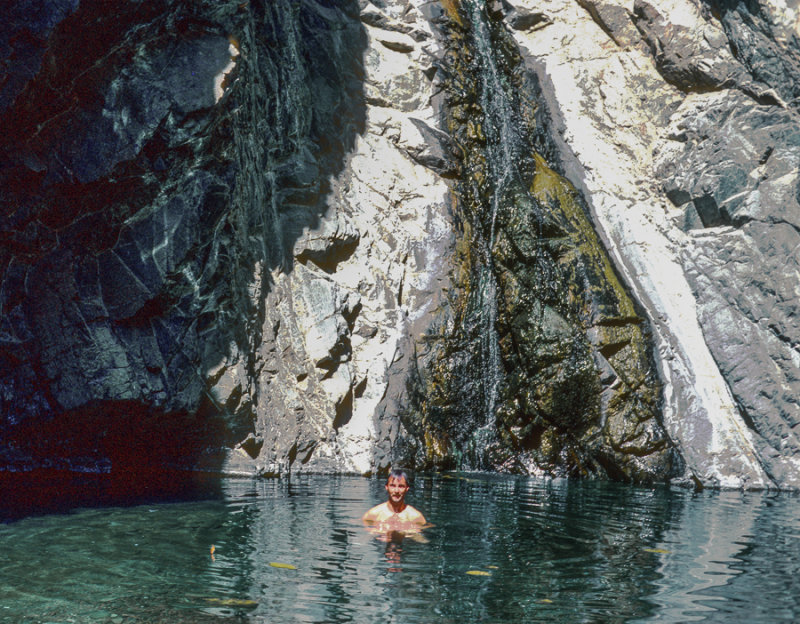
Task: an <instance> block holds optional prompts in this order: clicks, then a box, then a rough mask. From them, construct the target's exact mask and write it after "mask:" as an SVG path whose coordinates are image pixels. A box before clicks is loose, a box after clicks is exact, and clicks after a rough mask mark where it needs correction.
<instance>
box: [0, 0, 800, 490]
mask: <svg viewBox="0 0 800 624" xmlns="http://www.w3.org/2000/svg"><path fill="white" fill-rule="evenodd" d="M799 24H800V11H798V10H797V9H796V8H793V7H791V6H789V5H788V4H784V3H783V1H782V0H772V1H770V2H767V0H758V1H754V2H749V3H732V2H722V1H716V0H707V1H703V0H669V1H668V2H666V3H649V2H645V1H643V0H635V1H629V0H535V1H534V0H488V1H486V2H484V1H483V0H441V2H430V1H426V0H344V1H342V2H337V3H330V2H326V1H323V0H300V1H299V2H298V1H295V0H269V1H266V0H251V2H244V3H243V2H239V1H238V0H235V1H234V0H231V1H230V2H228V1H218V0H213V1H212V0H200V1H198V2H192V3H184V2H179V1H177V0H152V1H151V2H147V3H131V2H123V1H120V2H111V3H109V2H99V1H86V0H17V1H16V2H14V3H12V8H11V9H9V10H8V11H7V15H6V17H5V20H4V24H3V25H2V26H1V27H0V57H1V58H2V59H3V68H4V78H3V79H2V82H1V83H0V85H1V88H0V130H1V131H0V142H1V143H2V152H0V153H2V156H0V201H2V206H3V210H2V213H0V410H1V412H2V413H0V435H2V440H3V443H2V445H0V469H2V470H3V471H5V472H6V473H9V474H10V473H12V472H14V471H32V470H37V469H57V470H61V469H63V470H75V471H86V472H95V473H111V474H112V475H113V474H114V473H115V471H116V472H119V471H123V470H124V471H133V470H135V468H136V466H137V462H138V463H139V464H141V463H143V462H151V463H153V464H159V465H168V466H172V467H179V468H183V469H185V468H190V469H202V470H208V471H213V472H223V473H228V474H244V475H278V474H284V473H287V472H298V471H314V472H351V473H360V474H366V473H370V472H374V471H381V470H385V469H386V468H387V467H388V466H389V465H391V464H392V463H393V462H398V461H402V462H404V463H407V464H411V465H414V466H416V467H418V468H450V467H473V468H483V469H500V470H511V471H519V472H524V473H533V474H554V475H575V476H592V475H594V476H605V477H611V478H619V479H625V480H637V481H638V480H641V481H653V480H664V479H668V478H674V479H677V480H678V481H681V482H686V483H690V482H694V483H696V484H701V485H711V486H723V487H786V488H796V487H800V463H798V461H797V453H798V452H800V445H799V444H798V440H797V436H796V433H795V429H796V425H797V423H798V422H799V420H798V419H800V411H798V402H797V399H796V396H797V395H798V394H799V393H800V381H798V380H800V352H798V340H799V339H798V335H800V334H798V331H797V327H796V325H797V321H796V317H797V314H796V313H795V312H796V311H795V307H796V302H797V300H798V296H799V295H800V271H799V270H798V266H797V265H798V262H797V260H796V253H797V252H796V250H797V248H798V243H800V240H798V239H797V237H798V225H800V216H798V215H800V194H799V193H798V189H799V188H800V180H798V162H800V131H798V127H800V125H798V102H800V51H799V50H800V45H798V44H800V32H799V31H798V29H799V28H800V26H798V25H799ZM87 28H88V29H91V32H92V36H86V30H87ZM76 42H81V43H80V45H76Z"/></svg>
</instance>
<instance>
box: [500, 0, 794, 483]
mask: <svg viewBox="0 0 800 624" xmlns="http://www.w3.org/2000/svg"><path fill="white" fill-rule="evenodd" d="M513 4H514V8H515V11H514V12H513V13H514V14H519V13H521V12H525V11H532V10H534V9H535V10H536V11H537V12H541V13H543V14H544V15H545V17H546V21H547V25H546V26H545V27H542V28H540V29H538V30H513V31H512V32H513V33H514V37H515V39H516V40H517V41H518V42H519V44H520V46H521V48H522V50H523V52H524V54H525V55H526V62H527V65H528V67H529V68H530V69H531V71H533V72H534V73H535V74H536V75H537V76H538V77H539V78H540V79H541V80H542V84H543V94H544V100H545V101H546V103H547V107H548V110H549V111H550V114H551V115H552V116H553V118H554V120H555V123H556V127H557V128H558V132H557V134H556V135H555V137H554V140H555V141H556V143H557V144H558V145H559V146H560V147H559V150H558V153H559V159H560V160H561V162H562V165H563V167H564V168H565V170H566V171H567V175H568V177H569V178H570V180H571V181H573V182H574V183H575V184H576V185H577V186H578V187H579V189H580V190H581V192H582V193H583V195H584V197H586V199H587V201H588V203H589V206H590V207H591V210H592V213H593V216H594V219H595V222H596V223H597V225H598V228H599V231H600V232H601V235H602V236H603V238H604V239H605V241H606V244H607V246H608V248H609V249H610V250H611V252H612V254H613V256H614V257H615V258H616V264H617V266H618V267H620V269H621V271H622V273H623V275H624V277H625V279H626V281H627V283H629V284H630V285H631V287H632V288H633V292H634V294H635V296H636V298H637V300H638V301H639V302H640V303H641V304H642V305H643V306H644V308H645V310H646V313H647V316H648V317H649V318H650V319H651V320H652V322H653V325H652V327H653V334H654V338H655V344H656V348H657V359H658V361H659V369H660V374H661V378H662V379H663V380H664V382H665V386H664V402H663V406H662V409H663V419H664V424H665V427H666V430H667V432H668V433H669V436H670V438H671V439H672V440H673V442H674V443H675V444H676V446H677V448H678V449H679V451H680V453H681V456H682V457H683V459H684V460H685V462H686V474H685V476H686V477H687V478H691V479H693V480H695V481H696V482H699V483H703V484H709V485H723V486H736V487H738V486H744V487H772V486H776V485H777V486H780V487H797V485H798V484H800V472H798V467H797V464H796V462H795V461H794V460H793V459H792V457H793V456H794V455H795V454H796V450H797V442H796V436H795V434H794V429H793V428H794V423H795V422H796V417H795V413H796V405H795V401H794V399H793V398H792V397H793V396H794V394H796V388H795V389H794V390H792V388H794V387H795V379H796V378H797V368H796V366H797V362H798V358H797V351H796V348H795V347H796V345H795V340H794V339H793V338H791V336H792V335H793V332H795V329H794V327H793V324H794V322H793V320H792V319H793V317H794V311H793V303H792V302H793V301H795V300H796V298H797V288H798V285H797V284H798V282H797V272H796V270H795V269H794V268H793V267H794V261H793V256H794V253H793V252H790V251H788V250H789V249H793V248H794V244H795V242H794V239H795V236H796V232H795V229H796V228H795V225H793V224H794V223H795V221H796V212H797V205H798V204H797V188H798V181H797V162H798V160H797V158H798V155H797V131H796V128H797V120H798V118H797V84H798V82H797V71H798V68H799V67H800V65H798V62H797V49H798V47H797V42H798V13H797V10H796V8H795V7H792V6H791V5H790V3H782V2H775V3H767V2H750V3H740V2H730V3H728V2H696V1H693V0H692V1H688V0H687V1H678V0H676V1H674V2H668V3H666V4H665V3H649V2H644V1H640V0H637V1H636V2H634V3H623V2H595V1H593V0H585V1H582V2H581V3H580V8H578V7H576V6H575V5H574V4H573V3H571V2H567V1H564V2H561V1H558V0H554V1H552V2H545V3H540V2H537V3H529V2H525V1H520V2H516V3H513ZM534 4H535V6H534ZM512 19H513V14H512V13H509V14H508V15H507V16H506V20H507V21H508V23H509V25H510V26H511V25H512ZM512 28H513V26H512Z"/></svg>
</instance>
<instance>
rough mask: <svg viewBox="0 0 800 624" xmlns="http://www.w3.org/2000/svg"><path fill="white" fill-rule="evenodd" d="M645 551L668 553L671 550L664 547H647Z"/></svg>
mask: <svg viewBox="0 0 800 624" xmlns="http://www.w3.org/2000/svg"><path fill="white" fill-rule="evenodd" d="M644 552H651V553H659V554H661V555H666V554H667V553H668V552H670V551H668V550H664V549H663V548H645V549H644Z"/></svg>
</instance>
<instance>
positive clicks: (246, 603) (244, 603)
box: [205, 598, 258, 609]
mask: <svg viewBox="0 0 800 624" xmlns="http://www.w3.org/2000/svg"><path fill="white" fill-rule="evenodd" d="M205 600H206V602H208V603H210V604H215V605H219V606H221V607H243V608H248V609H255V608H256V607H257V606H258V603H257V602H256V601H255V600H244V599H242V598H206V599H205Z"/></svg>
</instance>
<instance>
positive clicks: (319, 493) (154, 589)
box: [0, 474, 800, 624]
mask: <svg viewBox="0 0 800 624" xmlns="http://www.w3.org/2000/svg"><path fill="white" fill-rule="evenodd" d="M384 497H385V491H384V489H383V484H382V483H381V482H379V481H377V480H367V479H361V478H333V477H328V478H323V477H305V478H295V479H292V480H286V479H284V480H272V481H249V480H230V481H225V482H223V483H222V486H221V492H219V495H218V496H217V497H216V498H214V499H213V500H205V501H194V502H184V503H172V504H148V505H140V506H134V507H127V508H103V509H83V510H76V511H74V512H72V513H70V514H62V515H49V516H38V517H30V518H24V519H20V520H16V521H14V522H9V523H6V524H2V525H0V548H2V560H3V565H2V566H0V621H2V622H9V623H11V622H13V623H15V624H17V623H26V622H27V623H31V624H33V623H41V622H80V623H89V624H91V623H103V624H108V623H114V624H126V623H134V622H136V623H142V622H151V623H155V622H170V623H182V622H187V623H188V622H196V623H201V624H202V623H204V622H230V621H246V622H255V623H267V622H334V623H335V622H377V621H389V622H396V623H406V622H408V623H412V622H413V623H416V622H436V623H455V622H459V623H462V622H494V623H500V622H630V621H637V622H646V621H665V622H688V621H702V622H738V621H747V622H754V621H761V622H776V621H794V620H796V619H797V618H798V616H799V615H800V606H798V605H800V599H798V598H797V596H799V595H800V591H798V590H800V581H798V580H797V579H798V578H800V577H798V575H797V572H798V567H800V559H798V554H800V541H799V540H800V520H799V519H798V514H797V513H796V509H797V503H798V500H797V497H795V496H793V495H788V494H781V495H775V494H761V493H758V494H756V493H739V492H722V493H713V492H712V493H700V494H694V493H691V492H688V491H684V490H678V489H670V488H666V487H664V488H655V489H646V488H634V487H630V486H624V485H620V484H608V483H575V482H567V481H542V480H534V479H526V478H515V477H499V476H486V475H472V474H469V475H465V474H462V475H444V476H437V477H431V478H422V477H420V478H418V479H417V482H416V484H415V487H414V488H413V489H412V491H411V493H410V494H409V502H411V503H412V504H413V505H414V506H415V507H417V508H418V509H420V511H422V512H423V513H424V514H425V516H426V517H427V518H428V520H429V521H430V523H431V524H432V526H430V527H429V528H426V529H424V530H423V531H422V532H421V533H416V534H415V533H412V534H408V533H403V532H397V531H392V532H388V533H387V532H384V533H378V534H374V533H371V532H370V531H369V530H367V529H366V528H365V527H364V526H363V525H362V524H361V521H360V517H361V515H362V514H363V513H364V511H365V510H366V509H368V508H369V507H371V506H373V505H375V504H377V503H379V502H381V501H382V500H384ZM212 547H213V552H212Z"/></svg>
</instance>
